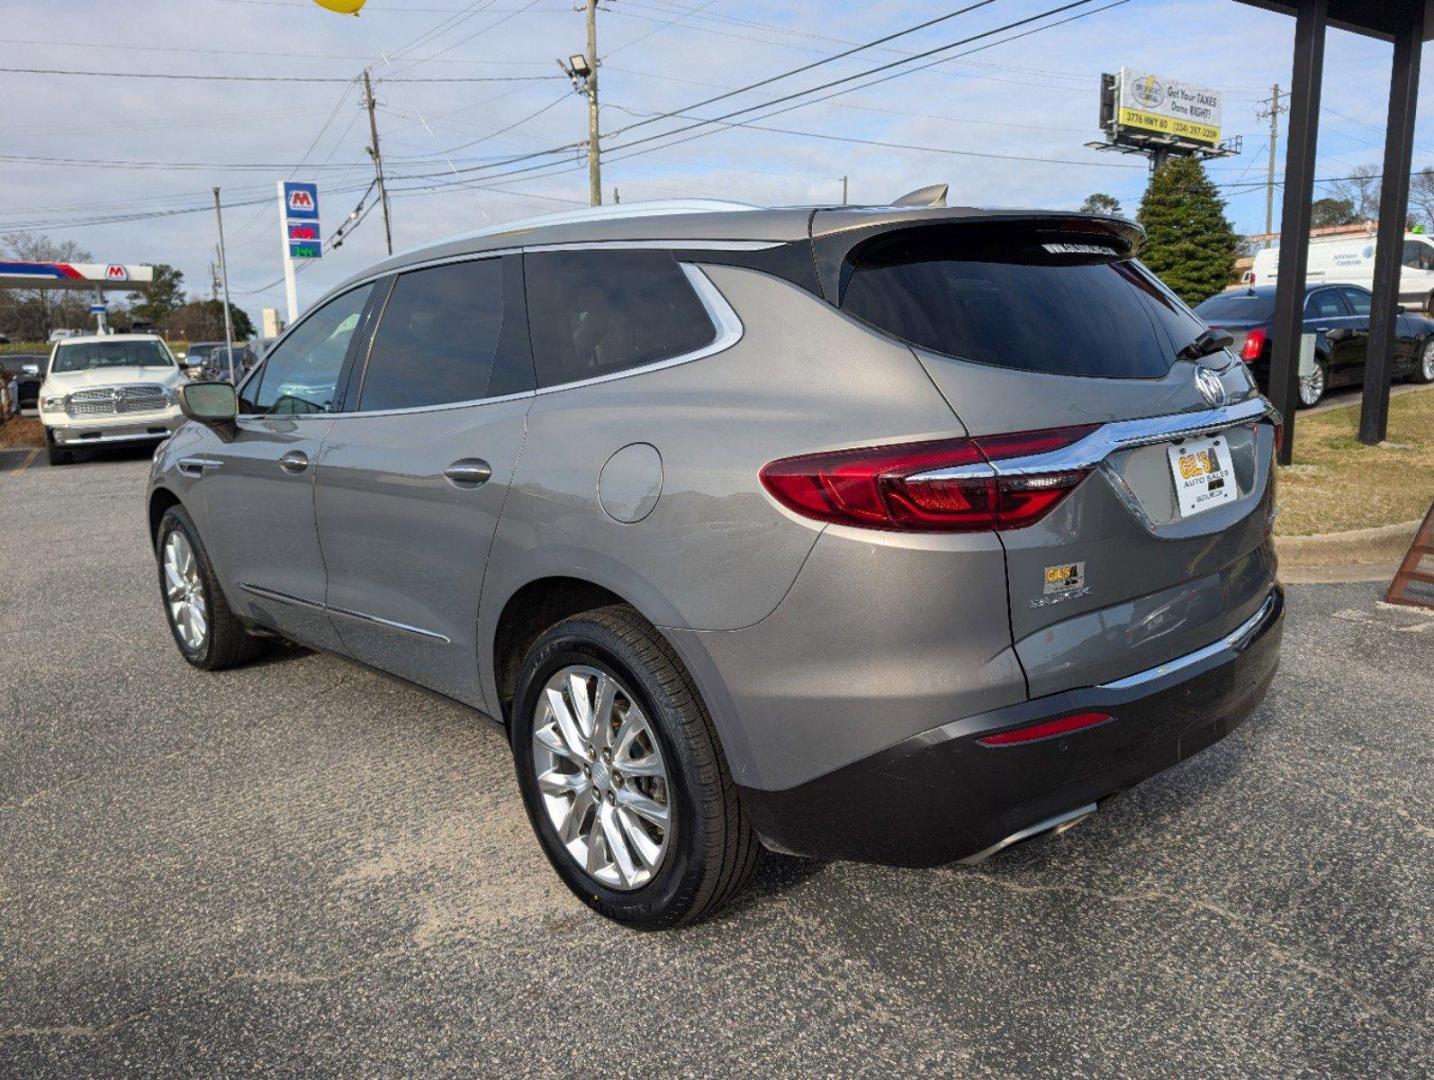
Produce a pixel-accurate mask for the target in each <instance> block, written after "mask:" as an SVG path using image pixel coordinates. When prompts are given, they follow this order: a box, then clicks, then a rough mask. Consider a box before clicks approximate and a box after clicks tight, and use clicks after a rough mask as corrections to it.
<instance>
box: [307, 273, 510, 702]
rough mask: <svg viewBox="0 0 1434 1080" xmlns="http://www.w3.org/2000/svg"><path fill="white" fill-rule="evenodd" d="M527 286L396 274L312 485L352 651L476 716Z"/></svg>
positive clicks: (329, 598)
mask: <svg viewBox="0 0 1434 1080" xmlns="http://www.w3.org/2000/svg"><path fill="white" fill-rule="evenodd" d="M521 273H522V270H521V263H520V261H519V259H518V258H517V257H516V256H508V257H502V256H498V257H489V258H483V259H474V260H470V261H467V262H459V263H450V264H447V265H443V266H437V267H431V268H429V269H425V270H415V271H411V272H409V273H406V274H401V275H399V277H398V278H397V280H396V281H395V282H394V283H393V291H392V293H391V294H390V295H389V297H388V299H387V302H386V303H385V304H384V305H383V312H382V315H381V316H380V318H379V322H378V327H377V330H376V331H375V333H374V337H373V345H372V347H371V349H370V350H369V354H368V357H367V360H366V363H365V364H364V365H363V366H362V367H361V369H360V370H356V371H355V373H354V376H353V378H352V379H351V381H350V383H351V386H353V387H354V391H353V393H354V402H353V403H351V404H350V405H349V406H348V411H346V412H345V414H344V415H341V416H339V417H336V418H335V419H334V421H333V427H332V429H331V430H330V432H329V435H328V438H327V440H326V441H325V443H324V448H323V453H322V455H321V457H320V459H319V465H318V475H317V479H316V483H315V506H316V512H317V520H318V529H319V538H320V542H321V544H322V548H323V554H324V562H325V565H326V566H327V570H328V591H327V595H326V603H327V605H328V610H329V615H330V617H331V619H332V620H333V622H334V625H335V627H336V628H337V630H338V633H339V634H340V636H341V637H342V640H343V642H344V647H345V651H347V652H348V653H349V654H350V655H352V656H354V657H355V658H357V659H359V660H362V661H363V662H365V663H367V664H372V665H373V666H374V667H378V668H382V669H383V670H385V671H390V672H393V673H394V674H396V675H399V676H402V677H403V678H406V679H410V680H412V681H414V682H417V683H419V684H421V685H423V686H427V687H430V688H431V689H434V690H437V691H439V692H440V693H444V694H447V695H449V696H451V697H455V698H458V699H459V700H461V701H465V702H467V703H469V704H472V705H475V706H477V707H479V708H482V707H484V701H483V698H482V692H481V690H480V689H479V687H480V685H481V684H480V680H479V667H480V664H483V663H486V662H487V659H488V658H486V657H480V656H478V654H477V645H476V640H477V628H478V597H479V594H480V593H481V591H482V585H483V572H484V567H485V565H486V561H487V558H488V549H489V546H490V545H491V543H492V541H493V534H494V531H495V530H496V528H497V524H498V515H499V514H500V512H501V511H502V509H503V502H504V499H505V497H506V495H507V492H508V485H509V482H510V481H511V478H512V475H513V471H514V469H515V468H516V467H517V462H518V454H519V452H520V451H521V449H522V446H523V438H524V432H525V430H526V423H527V414H528V409H529V407H530V406H531V404H532V400H533V396H532V391H533V386H534V378H533V367H532V358H531V354H530V351H529V346H528V336H527V323H526V318H525V315H524V311H523V303H522V277H521Z"/></svg>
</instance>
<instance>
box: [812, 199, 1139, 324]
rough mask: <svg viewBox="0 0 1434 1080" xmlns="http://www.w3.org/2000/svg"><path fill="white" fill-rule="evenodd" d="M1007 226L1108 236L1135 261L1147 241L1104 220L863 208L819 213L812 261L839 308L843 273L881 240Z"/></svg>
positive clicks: (1129, 225) (1121, 223)
mask: <svg viewBox="0 0 1434 1080" xmlns="http://www.w3.org/2000/svg"><path fill="white" fill-rule="evenodd" d="M1003 224H1008V225H1012V226H1016V227H1020V228H1026V229H1035V230H1043V231H1044V230H1049V231H1051V232H1053V233H1085V234H1087V235H1089V234H1093V233H1099V234H1104V235H1105V236H1108V237H1110V238H1112V239H1114V240H1115V241H1116V245H1115V246H1116V248H1117V250H1118V251H1120V252H1121V254H1124V255H1134V254H1135V253H1136V252H1138V251H1139V250H1140V246H1141V244H1143V243H1144V241H1145V230H1144V229H1142V228H1141V227H1140V226H1139V225H1137V224H1135V222H1133V221H1128V220H1126V219H1125V218H1120V217H1111V216H1109V215H1105V214H1081V213H1074V212H1064V211H1059V210H1052V211H1031V210H1010V211H1002V210H994V211H993V210H976V209H972V208H970V207H930V208H922V209H917V208H912V209H902V208H897V207H862V208H853V209H851V210H846V209H840V208H836V209H830V210H818V211H816V213H814V214H813V215H812V223H811V230H812V256H813V262H814V264H815V266H816V272H817V279H818V280H819V281H820V283H821V287H822V293H823V295H824V296H825V297H826V299H827V301H828V302H829V303H832V304H839V303H840V297H841V286H842V269H843V267H844V266H846V265H847V264H848V261H849V260H850V259H851V257H852V255H853V254H854V253H855V252H856V251H857V249H859V248H861V247H863V246H864V245H866V244H867V243H869V242H870V241H872V240H874V239H876V238H877V237H881V236H888V235H890V234H892V233H896V232H901V231H904V230H907V229H918V228H926V227H929V226H932V225H971V226H987V227H989V226H991V225H1003Z"/></svg>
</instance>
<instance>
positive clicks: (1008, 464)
mask: <svg viewBox="0 0 1434 1080" xmlns="http://www.w3.org/2000/svg"><path fill="white" fill-rule="evenodd" d="M1273 415H1274V411H1273V409H1272V408H1271V406H1270V403H1269V402H1268V401H1266V400H1265V399H1264V398H1263V397H1253V398H1249V399H1247V400H1245V401H1241V402H1239V403H1237V404H1234V405H1222V406H1221V407H1220V408H1218V409H1203V410H1201V411H1200V412H1193V413H1175V414H1173V415H1170V416H1149V417H1145V418H1143V419H1140V420H1117V421H1115V422H1114V423H1110V424H1104V425H1102V426H1101V427H1099V428H1097V429H1096V430H1095V431H1092V432H1091V433H1090V434H1089V435H1087V436H1086V437H1085V438H1084V439H1081V440H1080V441H1079V442H1073V443H1071V444H1070V445H1069V446H1063V447H1061V448H1060V449H1059V450H1051V451H1048V452H1046V453H1044V454H1030V455H1028V456H1026V457H1019V458H1005V459H999V460H997V461H994V462H992V467H993V468H994V469H995V472H996V474H997V475H998V476H1021V475H1024V474H1027V473H1053V472H1075V471H1077V470H1080V469H1093V468H1095V467H1096V466H1097V465H1099V464H1100V463H1101V462H1102V461H1104V460H1105V459H1106V458H1108V457H1109V456H1110V455H1111V454H1113V453H1115V451H1117V450H1128V449H1130V448H1131V447H1135V446H1149V445H1151V444H1152V443H1162V442H1168V441H1170V440H1171V439H1187V438H1191V437H1193V436H1196V435H1208V434H1211V433H1213V432H1216V431H1222V430H1223V429H1225V428H1228V427H1234V426H1235V425H1236V424H1243V423H1249V422H1250V421H1251V420H1258V419H1260V418H1262V417H1265V416H1270V417H1273Z"/></svg>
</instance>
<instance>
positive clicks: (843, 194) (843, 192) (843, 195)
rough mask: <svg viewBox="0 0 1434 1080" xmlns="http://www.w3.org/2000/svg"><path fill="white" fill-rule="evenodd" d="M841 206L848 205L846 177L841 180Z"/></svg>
mask: <svg viewBox="0 0 1434 1080" xmlns="http://www.w3.org/2000/svg"><path fill="white" fill-rule="evenodd" d="M841 204H842V205H843V206H845V205H846V177H845V176H843V177H842V178H841Z"/></svg>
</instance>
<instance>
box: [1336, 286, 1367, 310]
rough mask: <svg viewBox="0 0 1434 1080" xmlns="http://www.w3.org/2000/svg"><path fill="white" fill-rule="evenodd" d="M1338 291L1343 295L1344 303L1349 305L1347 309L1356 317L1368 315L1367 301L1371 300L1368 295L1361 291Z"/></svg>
mask: <svg viewBox="0 0 1434 1080" xmlns="http://www.w3.org/2000/svg"><path fill="white" fill-rule="evenodd" d="M1339 291H1340V292H1341V293H1342V294H1343V295H1344V302H1345V303H1346V304H1348V305H1349V309H1350V310H1351V311H1353V312H1354V313H1355V314H1356V315H1368V314H1369V301H1370V299H1371V297H1370V295H1369V293H1367V292H1365V291H1364V290H1363V289H1340V290H1339Z"/></svg>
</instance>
